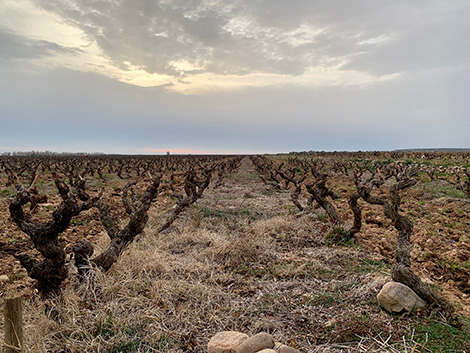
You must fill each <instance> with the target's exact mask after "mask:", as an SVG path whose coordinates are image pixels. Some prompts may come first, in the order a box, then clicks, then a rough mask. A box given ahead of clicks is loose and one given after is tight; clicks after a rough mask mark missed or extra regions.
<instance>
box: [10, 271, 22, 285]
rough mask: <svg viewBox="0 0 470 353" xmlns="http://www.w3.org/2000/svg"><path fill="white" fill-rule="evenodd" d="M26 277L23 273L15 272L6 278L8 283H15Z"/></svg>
mask: <svg viewBox="0 0 470 353" xmlns="http://www.w3.org/2000/svg"><path fill="white" fill-rule="evenodd" d="M25 277H26V273H24V272H15V273H13V274H11V275H10V276H8V278H9V281H10V283H13V282H16V281H21V280H22V279H24V278H25Z"/></svg>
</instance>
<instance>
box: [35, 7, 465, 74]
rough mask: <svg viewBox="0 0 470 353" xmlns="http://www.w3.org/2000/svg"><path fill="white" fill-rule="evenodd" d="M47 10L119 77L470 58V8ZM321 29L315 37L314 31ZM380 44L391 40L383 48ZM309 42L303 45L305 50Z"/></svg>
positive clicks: (411, 66) (391, 68)
mask: <svg viewBox="0 0 470 353" xmlns="http://www.w3.org/2000/svg"><path fill="white" fill-rule="evenodd" d="M39 4H41V6H42V7H43V8H45V9H47V10H49V11H53V12H55V13H57V14H59V15H60V16H61V17H63V18H64V19H65V20H66V21H67V22H68V23H71V24H73V25H75V26H77V27H79V28H81V29H82V30H83V31H84V32H85V33H86V34H87V35H88V36H89V37H90V38H91V39H92V40H94V41H95V42H96V43H97V44H98V45H99V47H100V48H101V49H102V50H103V52H104V53H105V54H106V55H107V57H109V58H110V59H111V61H112V62H114V64H115V65H117V66H118V67H120V68H123V69H126V62H129V63H131V64H132V65H135V66H138V67H142V68H143V69H144V70H146V71H147V72H149V73H160V74H163V73H166V74H170V75H174V76H179V75H183V76H184V75H186V74H191V73H192V72H191V71H192V69H186V70H185V69H177V68H175V67H173V66H172V65H171V62H173V61H179V60H185V61H188V62H189V63H191V64H193V65H194V66H195V67H196V68H197V69H196V72H204V71H206V72H213V73H218V74H238V75H242V74H249V73H253V72H258V73H259V72H261V73H280V74H290V75H298V74H302V73H303V72H304V71H305V70H306V69H307V68H309V67H311V66H316V65H320V64H322V65H324V66H325V65H326V66H328V65H330V64H332V63H334V64H337V63H338V62H339V61H341V60H343V61H347V64H346V65H345V66H344V67H343V68H344V69H347V70H360V71H367V72H371V73H373V74H377V75H382V74H390V73H396V72H403V71H413V70H419V69H423V68H433V67H439V66H442V65H446V64H448V63H449V60H450V61H451V62H452V63H459V62H462V61H463V60H464V59H467V58H468V52H469V50H468V48H469V45H468V41H466V39H465V35H464V34H465V33H466V32H468V25H467V22H468V21H467V14H468V10H469V6H470V5H469V4H468V2H465V1H464V0H460V1H453V2H451V3H448V2H442V1H438V0H434V1H427V0H417V1H413V2H409V1H405V0H398V1H385V0H381V1H378V0H359V1H346V0H344V1H334V2H332V1H329V0H297V1H295V2H292V1H285V0H260V1H251V0H232V1H222V0H219V1H205V0H194V1H133V0H124V1H113V0H109V1H106V2H103V1H93V2H91V1H80V2H70V1H66V0H47V1H46V0H40V1H39ZM308 26H310V27H312V28H317V29H320V30H322V32H321V33H319V34H318V35H316V36H312V35H309V34H308V33H307V32H306V31H305V27H308ZM377 38H382V39H386V41H384V42H380V41H379V42H378V41H377ZM299 40H300V42H299Z"/></svg>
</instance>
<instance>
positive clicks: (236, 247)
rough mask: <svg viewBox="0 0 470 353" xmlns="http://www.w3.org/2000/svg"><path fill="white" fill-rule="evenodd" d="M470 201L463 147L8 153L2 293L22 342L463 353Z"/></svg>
mask: <svg viewBox="0 0 470 353" xmlns="http://www.w3.org/2000/svg"><path fill="white" fill-rule="evenodd" d="M469 214H470V153H468V152H454V153H452V152H419V153H418V152H329V153H328V152H308V153H307V152H305V153H290V154H283V155H270V156H261V155H258V156H255V155H252V156H227V155H224V156H174V155H167V156H120V155H34V156H32V155H24V156H0V232H1V236H0V268H1V271H0V278H1V283H0V291H1V295H2V297H4V298H5V297H7V296H10V295H13V294H15V295H21V296H22V297H23V299H24V301H25V306H24V321H25V326H24V329H25V347H24V350H25V352H186V351H191V352H205V351H206V349H207V342H208V341H209V340H210V338H211V337H212V336H214V335H215V334H216V333H218V332H221V331H231V330H232V331H240V332H246V333H249V334H251V335H252V334H256V333H258V332H268V333H270V334H271V335H272V336H273V337H274V338H275V340H277V341H279V342H284V343H286V344H288V345H289V346H291V347H294V348H297V349H299V350H300V351H301V352H366V351H367V352H464V351H466V352H469V351H470V343H469V342H470V320H469V317H470V220H469V217H468V215H469ZM392 280H393V281H395V282H400V283H402V284H405V285H406V286H408V287H410V288H411V289H412V290H413V291H414V292H415V293H417V294H418V296H419V297H420V298H421V299H422V300H423V301H424V302H425V304H426V306H425V307H424V308H423V309H420V310H419V311H418V312H414V313H389V312H387V311H386V310H384V309H383V308H381V307H380V305H379V304H378V302H377V294H378V293H379V291H380V290H381V289H382V287H383V286H384V284H385V283H387V282H389V281H392ZM2 331H3V326H2Z"/></svg>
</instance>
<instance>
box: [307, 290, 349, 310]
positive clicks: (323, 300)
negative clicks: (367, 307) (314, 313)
mask: <svg viewBox="0 0 470 353" xmlns="http://www.w3.org/2000/svg"><path fill="white" fill-rule="evenodd" d="M342 299H343V296H342V294H341V293H338V292H334V293H332V292H323V293H317V294H314V295H313V296H312V297H311V298H310V299H308V300H307V301H306V302H305V305H307V306H324V307H329V306H331V305H333V304H334V303H337V302H339V301H341V300H342Z"/></svg>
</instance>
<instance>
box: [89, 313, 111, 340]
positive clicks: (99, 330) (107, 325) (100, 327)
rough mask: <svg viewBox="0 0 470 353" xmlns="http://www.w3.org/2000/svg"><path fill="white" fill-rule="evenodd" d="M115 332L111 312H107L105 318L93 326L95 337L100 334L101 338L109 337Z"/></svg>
mask: <svg viewBox="0 0 470 353" xmlns="http://www.w3.org/2000/svg"><path fill="white" fill-rule="evenodd" d="M115 334H116V332H114V329H113V316H112V314H108V317H107V318H106V320H103V321H102V320H100V321H98V323H97V324H96V328H95V334H94V336H95V337H98V336H101V337H103V338H109V337H112V336H114V335H115Z"/></svg>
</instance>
